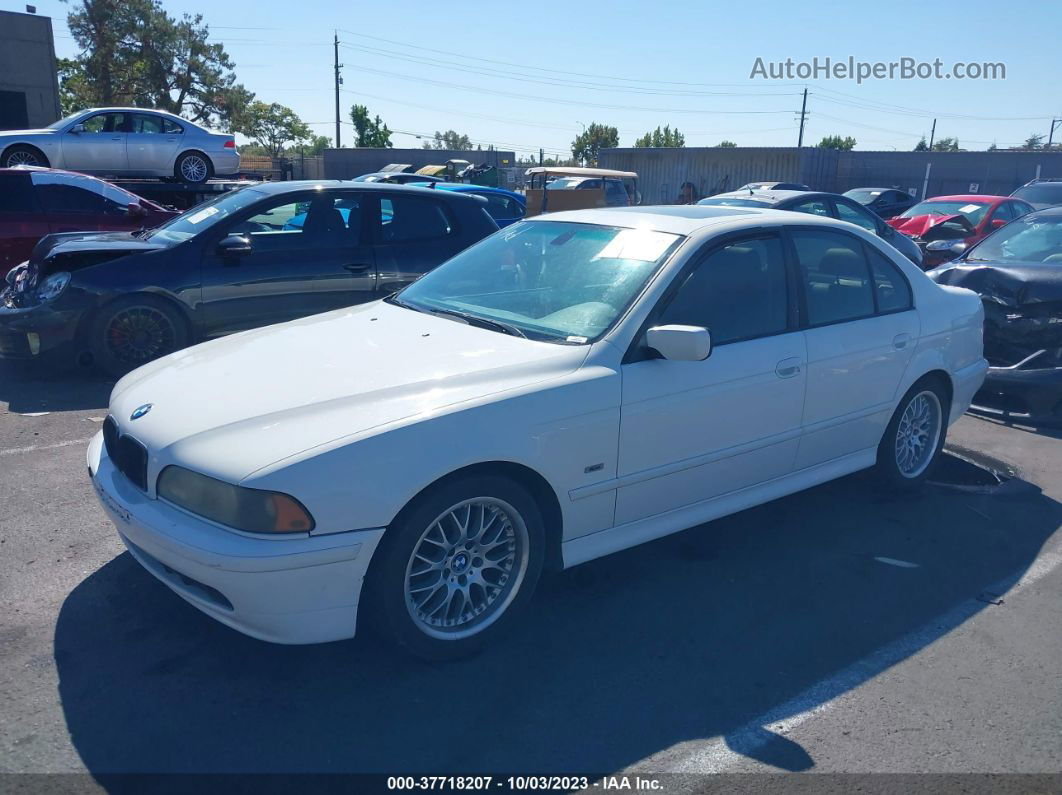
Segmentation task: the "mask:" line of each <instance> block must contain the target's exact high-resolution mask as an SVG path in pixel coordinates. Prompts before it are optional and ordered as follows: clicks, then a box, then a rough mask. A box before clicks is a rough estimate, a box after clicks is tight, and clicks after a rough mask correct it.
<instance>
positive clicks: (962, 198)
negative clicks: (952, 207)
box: [923, 193, 1012, 204]
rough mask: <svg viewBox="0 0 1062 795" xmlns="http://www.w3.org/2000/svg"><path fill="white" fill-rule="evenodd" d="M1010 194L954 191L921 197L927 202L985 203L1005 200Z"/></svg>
mask: <svg viewBox="0 0 1062 795" xmlns="http://www.w3.org/2000/svg"><path fill="white" fill-rule="evenodd" d="M1010 198H1012V197H1010V196H989V195H987V194H984V193H956V194H955V195H953V196H930V197H929V198H928V199H923V201H927V202H983V203H985V204H995V203H997V202H1002V201H1006V200H1007V199H1010Z"/></svg>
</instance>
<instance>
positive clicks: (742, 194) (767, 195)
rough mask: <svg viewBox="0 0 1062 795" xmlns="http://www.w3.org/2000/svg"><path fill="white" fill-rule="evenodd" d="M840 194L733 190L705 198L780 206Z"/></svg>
mask: <svg viewBox="0 0 1062 795" xmlns="http://www.w3.org/2000/svg"><path fill="white" fill-rule="evenodd" d="M839 195H840V194H838V193H826V192H825V191H821V190H764V189H761V190H753V191H751V192H750V191H747V190H732V191H729V192H727V193H717V194H715V195H714V196H705V198H706V199H758V200H760V201H765V202H771V204H778V203H780V202H783V201H786V200H787V199H796V198H798V197H803V196H806V197H809V198H810V197H812V196H839Z"/></svg>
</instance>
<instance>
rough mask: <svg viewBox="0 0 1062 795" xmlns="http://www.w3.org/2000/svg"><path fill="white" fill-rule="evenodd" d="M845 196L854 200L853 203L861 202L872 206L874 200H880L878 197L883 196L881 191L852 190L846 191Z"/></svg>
mask: <svg viewBox="0 0 1062 795" xmlns="http://www.w3.org/2000/svg"><path fill="white" fill-rule="evenodd" d="M844 195H845V196H847V197H848V198H849V199H852V200H853V201H857V202H859V203H860V204H870V203H872V202H873V201H874V199H876V198H878V196H880V195H881V191H880V190H866V189H863V190H850V191H846V192H845V194H844Z"/></svg>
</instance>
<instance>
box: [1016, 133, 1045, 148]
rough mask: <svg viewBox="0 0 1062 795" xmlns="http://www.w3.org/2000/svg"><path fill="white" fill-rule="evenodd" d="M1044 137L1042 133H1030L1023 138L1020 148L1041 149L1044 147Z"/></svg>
mask: <svg viewBox="0 0 1062 795" xmlns="http://www.w3.org/2000/svg"><path fill="white" fill-rule="evenodd" d="M1044 137H1045V136H1043V135H1037V134H1036V133H1032V134H1031V135H1030V136H1029V137H1028V138H1026V139H1025V143H1023V144H1022V145H1021V148H1022V149H1043V148H1044Z"/></svg>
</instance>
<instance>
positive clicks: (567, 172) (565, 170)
mask: <svg viewBox="0 0 1062 795" xmlns="http://www.w3.org/2000/svg"><path fill="white" fill-rule="evenodd" d="M532 174H554V175H556V176H558V177H618V178H620V179H637V177H638V174H637V173H636V172H634V171H616V170H615V169H612V168H583V167H581V166H533V167H532V168H529V169H527V170H526V171H525V172H524V176H531V175H532Z"/></svg>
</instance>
